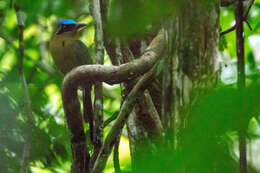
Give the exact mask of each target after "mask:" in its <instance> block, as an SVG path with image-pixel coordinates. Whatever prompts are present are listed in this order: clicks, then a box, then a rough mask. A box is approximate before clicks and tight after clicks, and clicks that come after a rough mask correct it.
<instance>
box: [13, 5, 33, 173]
mask: <svg viewBox="0 0 260 173" xmlns="http://www.w3.org/2000/svg"><path fill="white" fill-rule="evenodd" d="M15 11H16V17H17V23H18V32H19V49H18V51H19V52H18V55H19V59H18V72H19V74H20V78H21V85H22V89H23V93H24V104H25V110H24V112H25V114H26V118H27V125H28V126H29V128H28V129H32V127H33V115H32V108H31V100H30V96H29V91H28V86H27V83H26V80H25V75H24V71H23V56H24V39H23V31H24V21H23V18H22V15H21V10H20V7H19V6H18V5H17V4H16V5H15ZM31 136H32V134H31V132H29V131H27V134H25V144H24V149H23V159H22V161H21V170H20V173H26V172H27V170H28V164H29V157H30V149H31Z"/></svg>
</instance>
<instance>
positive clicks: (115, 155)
mask: <svg viewBox="0 0 260 173" xmlns="http://www.w3.org/2000/svg"><path fill="white" fill-rule="evenodd" d="M120 137H121V132H120V133H119V134H118V136H117V138H116V141H115V144H114V153H113V162H114V169H115V173H121V172H122V171H121V168H120V160H119V151H118V150H119V144H120Z"/></svg>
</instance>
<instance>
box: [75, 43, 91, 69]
mask: <svg viewBox="0 0 260 173" xmlns="http://www.w3.org/2000/svg"><path fill="white" fill-rule="evenodd" d="M73 45H74V51H75V55H76V58H77V59H78V60H79V61H80V62H82V64H92V59H91V57H90V54H89V52H88V48H87V47H86V46H85V44H84V43H83V42H82V41H80V40H76V41H75V44H73Z"/></svg>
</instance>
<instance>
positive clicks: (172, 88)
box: [127, 0, 219, 173]
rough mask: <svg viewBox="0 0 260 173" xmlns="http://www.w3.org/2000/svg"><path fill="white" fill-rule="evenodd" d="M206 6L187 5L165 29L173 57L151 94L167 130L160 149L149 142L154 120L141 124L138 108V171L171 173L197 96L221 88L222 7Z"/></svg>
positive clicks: (134, 143)
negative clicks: (149, 128)
mask: <svg viewBox="0 0 260 173" xmlns="http://www.w3.org/2000/svg"><path fill="white" fill-rule="evenodd" d="M203 2H204V1H202V0H195V1H188V2H186V1H185V2H183V4H182V10H181V12H180V13H179V14H178V16H176V15H175V16H172V18H171V19H170V20H169V21H167V24H166V25H165V26H164V27H165V29H166V30H167V32H166V33H167V34H166V38H167V39H168V52H167V55H166V56H165V58H164V65H163V72H162V75H160V76H159V78H163V79H162V80H160V79H158V81H161V84H160V85H159V89H157V90H153V92H150V93H151V96H152V98H153V101H154V102H155V105H158V100H159V101H160V104H161V106H155V107H156V108H157V111H158V113H159V115H160V118H161V121H162V124H163V127H164V129H165V139H166V140H160V142H161V144H162V146H163V147H161V148H160V146H158V145H157V144H156V142H154V141H153V140H148V139H149V138H147V136H149V131H147V128H145V127H144V126H147V124H149V121H147V120H143V121H142V120H140V117H144V114H143V111H138V110H142V108H141V107H140V106H138V108H136V109H135V111H133V112H132V114H131V115H130V116H129V119H128V123H127V126H128V133H129V140H130V150H131V157H132V167H133V169H134V172H142V173H144V172H170V170H169V169H170V168H169V165H170V160H171V155H170V154H171V152H169V151H170V149H174V148H176V147H178V143H179V141H178V140H179V139H178V138H177V136H178V133H179V132H180V131H182V129H183V128H185V126H186V121H187V119H188V118H189V117H187V116H185V115H187V114H186V112H187V111H188V110H189V109H188V108H189V107H190V106H191V105H192V104H193V103H194V102H196V98H197V96H198V94H201V93H206V92H207V91H208V90H209V88H212V87H214V86H215V85H216V83H217V76H218V74H217V72H218V71H217V70H218V64H217V61H216V60H217V57H218V39H219V2H217V1H214V2H209V3H208V4H205V3H203ZM155 91H157V93H155ZM155 95H156V96H155ZM153 96H155V97H153ZM156 101H157V102H156ZM141 119H143V118H141ZM144 129H146V130H144ZM154 146H156V147H157V149H155V148H156V147H154ZM158 147H159V149H158ZM164 152H165V153H164ZM159 155H160V156H161V157H159ZM167 156H169V157H167ZM162 157H164V158H162ZM166 158H168V160H167V159H166ZM169 158H170V159H169ZM166 160H167V161H166ZM155 163H157V164H158V165H155ZM151 164H152V165H151ZM167 164H168V165H167Z"/></svg>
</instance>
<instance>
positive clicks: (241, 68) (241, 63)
mask: <svg viewBox="0 0 260 173" xmlns="http://www.w3.org/2000/svg"><path fill="white" fill-rule="evenodd" d="M243 14H244V13H243V2H242V0H236V3H235V18H236V45H237V72H238V74H237V75H238V80H237V86H238V89H239V90H240V91H243V90H244V89H245V85H246V83H245V58H244V35H243V34H244V29H243V21H244V19H245V18H244V15H243ZM244 116H245V115H244ZM242 123H244V124H246V123H247V122H242ZM239 161H240V173H247V158H246V129H244V127H242V128H241V129H240V131H239Z"/></svg>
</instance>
